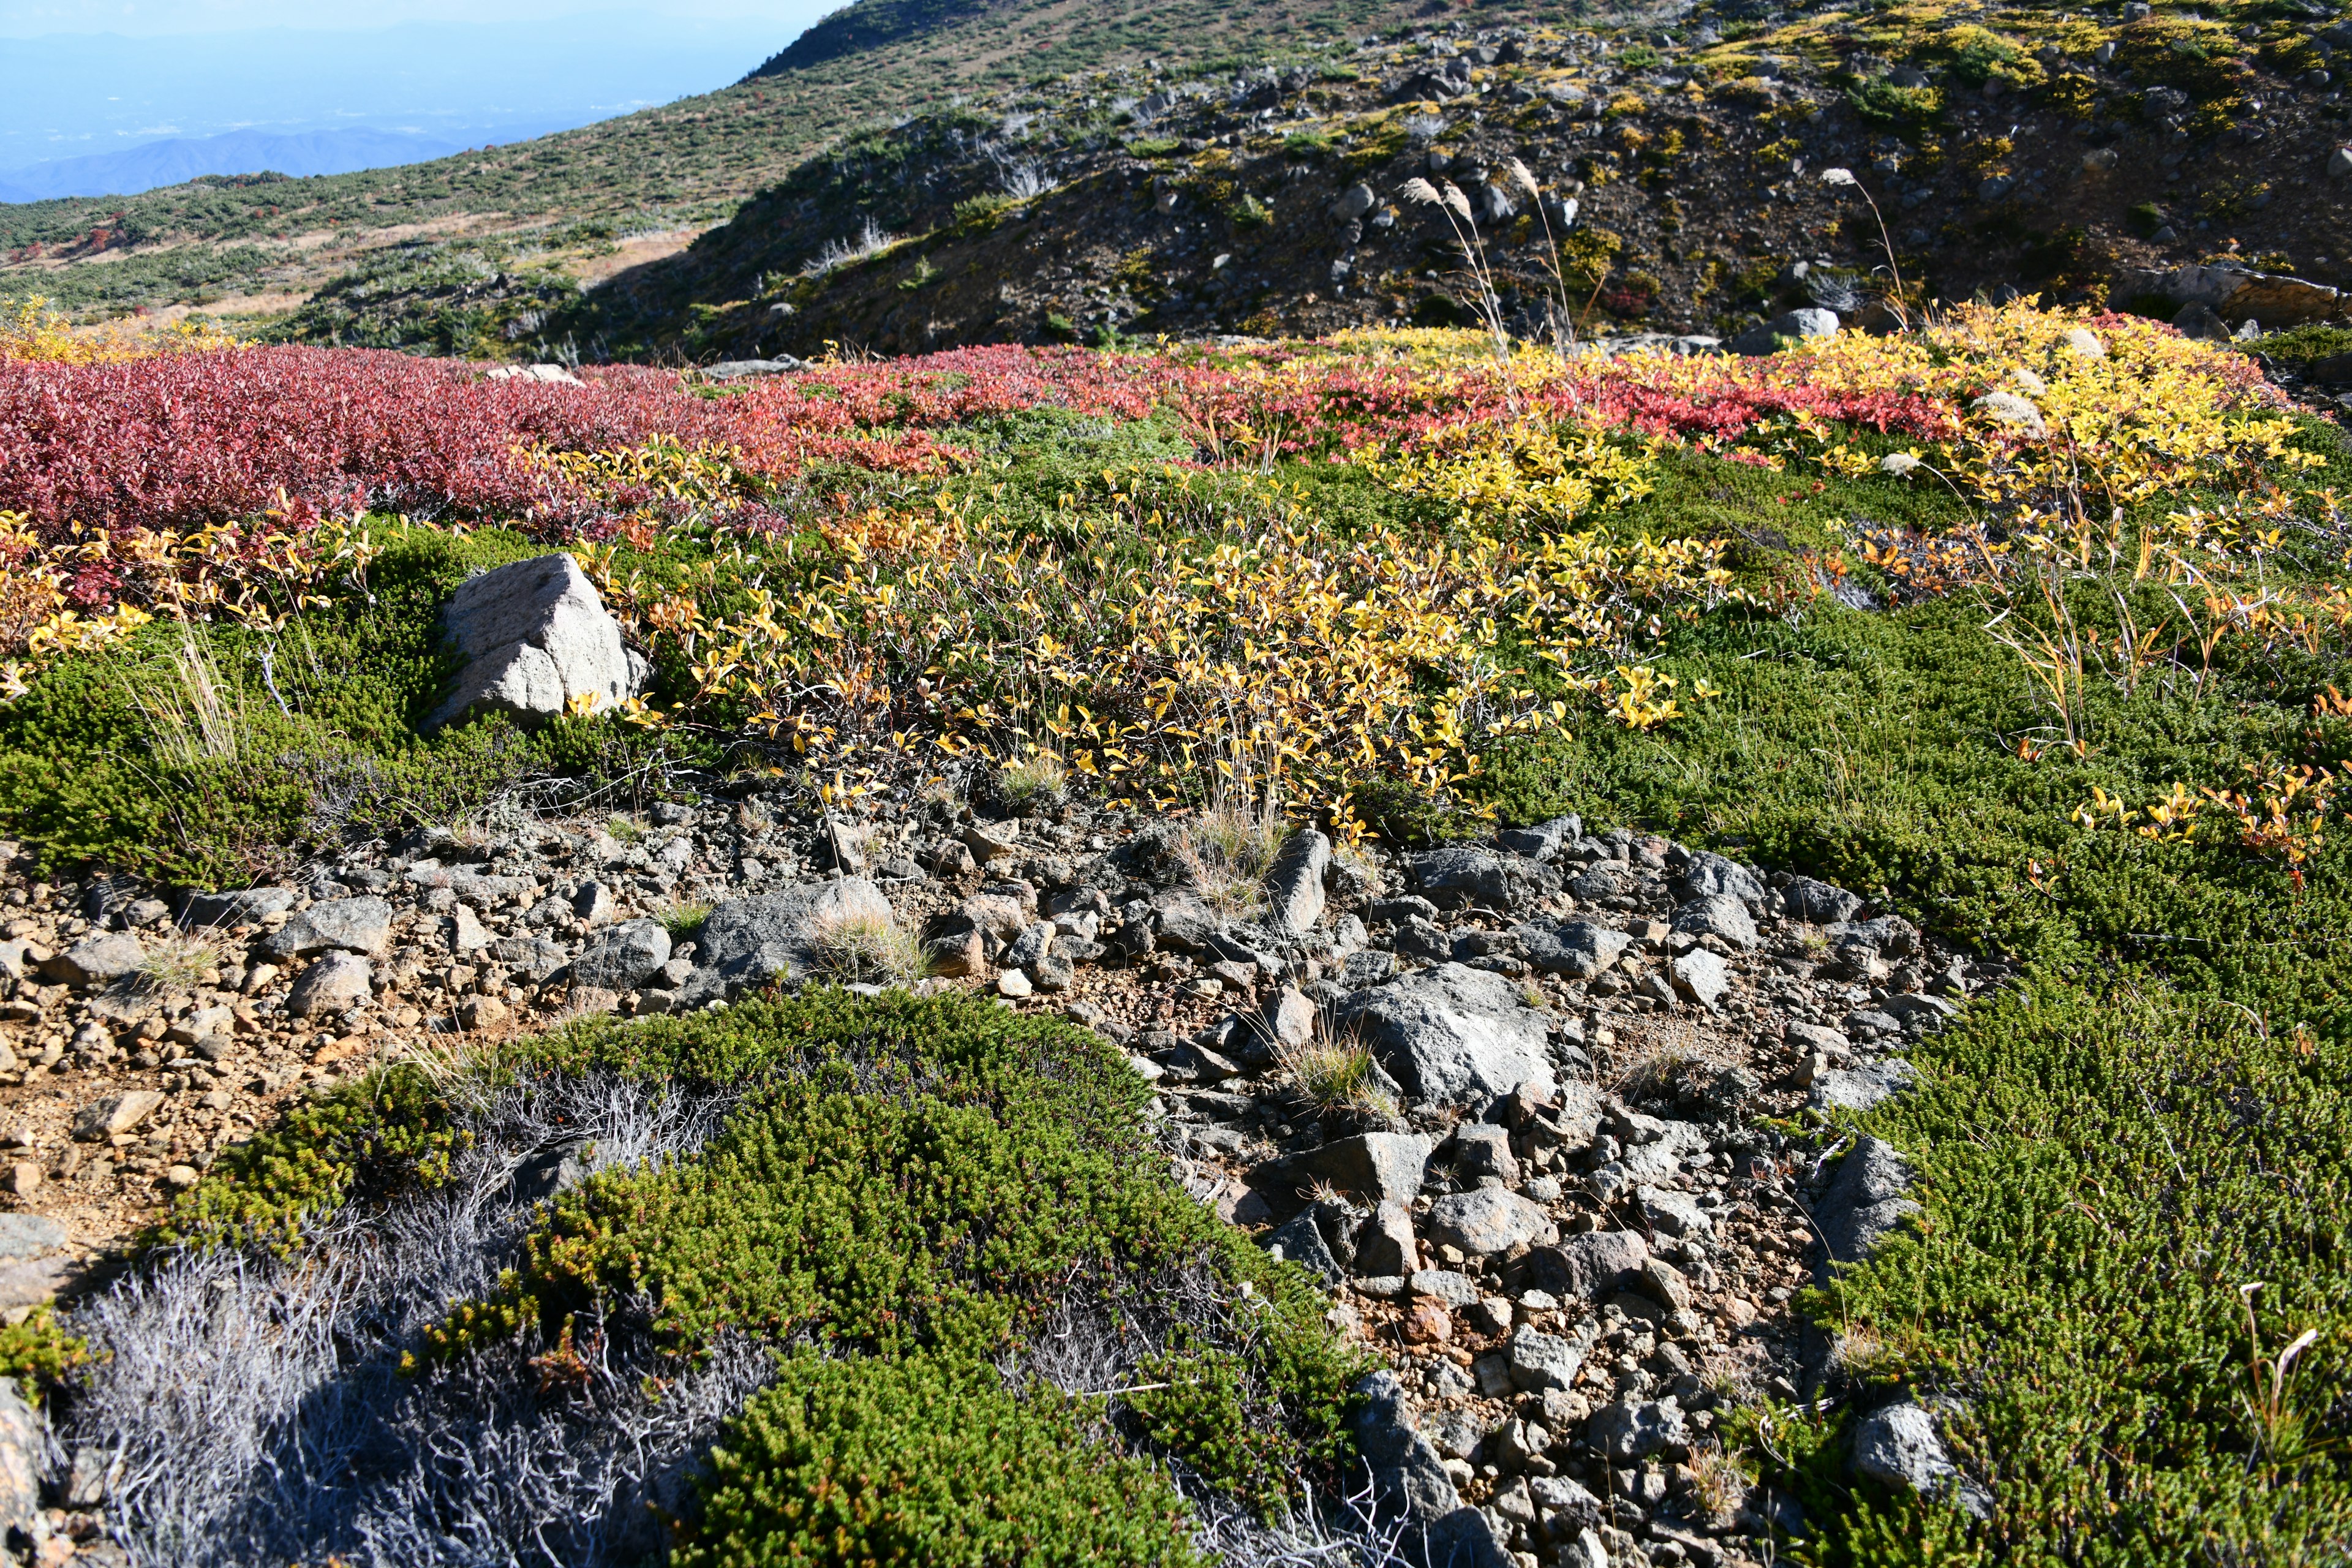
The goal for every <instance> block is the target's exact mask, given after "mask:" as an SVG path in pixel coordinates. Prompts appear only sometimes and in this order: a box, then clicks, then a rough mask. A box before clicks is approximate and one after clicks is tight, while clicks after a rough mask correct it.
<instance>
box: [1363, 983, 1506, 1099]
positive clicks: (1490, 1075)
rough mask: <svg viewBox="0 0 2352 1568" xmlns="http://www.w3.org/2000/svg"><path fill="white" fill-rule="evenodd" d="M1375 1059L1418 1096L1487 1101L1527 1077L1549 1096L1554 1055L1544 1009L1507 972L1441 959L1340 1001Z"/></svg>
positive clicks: (1498, 1096)
mask: <svg viewBox="0 0 2352 1568" xmlns="http://www.w3.org/2000/svg"><path fill="white" fill-rule="evenodd" d="M1337 1012H1338V1015H1339V1016H1338V1023H1339V1026H1340V1028H1341V1029H1342V1030H1345V1029H1346V1028H1349V1027H1353V1028H1354V1029H1355V1030H1356V1031H1357V1037H1358V1038H1359V1039H1360V1040H1362V1041H1363V1043H1364V1044H1365V1045H1366V1046H1367V1047H1370V1050H1371V1052H1372V1055H1373V1057H1374V1058H1375V1059H1377V1060H1378V1061H1379V1062H1380V1064H1381V1066H1382V1067H1383V1068H1387V1069H1388V1071H1389V1072H1390V1073H1391V1075H1392V1076H1393V1077H1394V1078H1395V1079H1397V1081H1398V1082H1399V1083H1400V1084H1402V1086H1403V1087H1404V1089H1405V1090H1406V1091H1407V1092H1408V1093H1410V1094H1412V1096H1413V1097H1414V1098H1416V1099H1418V1100H1429V1101H1433V1102H1435V1103H1439V1104H1445V1105H1470V1104H1473V1103H1474V1102H1475V1103H1476V1104H1479V1105H1483V1104H1484V1103H1486V1102H1487V1101H1491V1100H1497V1099H1500V1098H1501V1097H1502V1096H1504V1095H1506V1094H1508V1093H1509V1092H1510V1091H1511V1090H1513V1089H1517V1088H1518V1087H1519V1086H1520V1085H1521V1084H1523V1083H1533V1084H1535V1085H1537V1091H1538V1097H1539V1098H1542V1099H1547V1100H1548V1099H1549V1098H1550V1097H1551V1089H1552V1073H1551V1062H1550V1056H1549V1051H1548V1050H1547V1048H1546V1041H1547V1039H1548V1037H1549V1029H1548V1026H1547V1025H1546V1024H1545V1021H1544V1018H1543V1016H1542V1015H1541V1014H1539V1013H1538V1012H1536V1011H1534V1010H1533V1009H1531V1008H1529V1007H1528V1006H1527V1005H1526V1004H1525V1003H1524V1002H1523V1001H1522V1000H1521V999H1520V996H1519V992H1518V988H1517V987H1516V986H1514V985H1513V984H1511V983H1510V982H1509V981H1507V980H1505V979H1504V978H1503V977H1502V976H1501V975H1499V974H1495V973H1489V972H1487V971H1486V970H1483V969H1471V968H1467V967H1465V965H1462V964H1459V963H1441V964H1439V965H1438V966H1437V967H1436V968H1434V969H1431V970H1426V971H1423V973H1418V974H1408V975H1405V976H1404V977H1403V978H1402V979H1398V980H1391V981H1390V982H1389V983H1388V984H1385V985H1379V986H1374V987H1372V988H1371V989H1370V990H1365V991H1359V992H1356V993H1354V994H1351V995H1349V997H1348V998H1347V999H1346V1000H1345V1001H1343V1002H1341V1003H1340V1004H1339V1007H1338V1009H1337Z"/></svg>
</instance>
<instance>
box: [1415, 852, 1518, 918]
mask: <svg viewBox="0 0 2352 1568" xmlns="http://www.w3.org/2000/svg"><path fill="white" fill-rule="evenodd" d="M1405 868H1406V869H1407V871H1408V872H1410V873H1411V875H1412V880H1413V885H1414V886H1415V887H1417V888H1419V889H1421V890H1422V892H1423V895H1424V896H1426V897H1428V898H1431V899H1433V900H1436V902H1437V903H1438V904H1439V905H1440V906H1441V907H1444V906H1447V905H1449V904H1461V903H1480V904H1485V905H1486V906H1487V907H1488V908H1490V909H1501V908H1502V907H1504V905H1506V904H1507V903H1508V902H1509V901H1510V898H1511V882H1510V877H1509V874H1508V873H1507V872H1506V871H1505V870H1504V869H1503V862H1502V860H1501V859H1500V858H1497V857H1496V855H1495V854H1494V852H1493V851H1491V850H1486V849H1475V848H1472V847H1468V846H1466V845H1457V846H1455V847H1451V848H1446V849H1432V850H1430V851H1428V852H1427V853H1426V854H1422V855H1414V856H1411V857H1409V858H1407V859H1406V861H1405Z"/></svg>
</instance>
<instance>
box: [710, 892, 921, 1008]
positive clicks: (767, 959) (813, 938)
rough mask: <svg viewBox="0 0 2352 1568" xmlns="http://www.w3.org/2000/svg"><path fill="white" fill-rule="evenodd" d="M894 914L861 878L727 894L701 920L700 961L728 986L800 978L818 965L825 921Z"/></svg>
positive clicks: (880, 919) (887, 918) (886, 919)
mask: <svg viewBox="0 0 2352 1568" xmlns="http://www.w3.org/2000/svg"><path fill="white" fill-rule="evenodd" d="M893 919H894V917H893V916H892V914H891V911H890V900H887V899H886V898H884V897H883V896H882V889H879V888H877V887H876V886H875V885H874V884H873V883H871V882H869V881H867V880H866V879H864V878H862V877H848V878H845V879H842V880H840V881H838V882H814V883H805V884H803V885H802V886H800V887H797V888H786V889H782V891H779V892H773V893H761V894H760V895H758V896H756V897H753V898H749V899H730V900H727V901H726V902H725V903H723V904H721V905H719V907H718V908H717V909H715V910H711V911H710V918H709V920H707V921H704V922H703V924H702V934H701V936H700V937H699V938H698V942H699V945H700V950H701V963H702V967H703V969H704V970H706V971H709V972H710V973H714V974H715V975H716V976H717V977H718V979H719V981H721V982H722V983H723V984H727V985H730V986H731V985H759V984H764V983H766V982H768V981H770V980H800V979H803V978H805V977H806V976H808V975H809V974H810V973H813V972H814V970H815V968H816V967H817V947H818V944H819V942H820V940H821V939H822V937H823V936H824V931H825V930H826V929H827V928H828V927H829V926H833V925H835V924H840V923H846V922H849V921H875V922H877V923H880V924H884V925H887V924H889V923H891V922H892V921H893Z"/></svg>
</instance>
